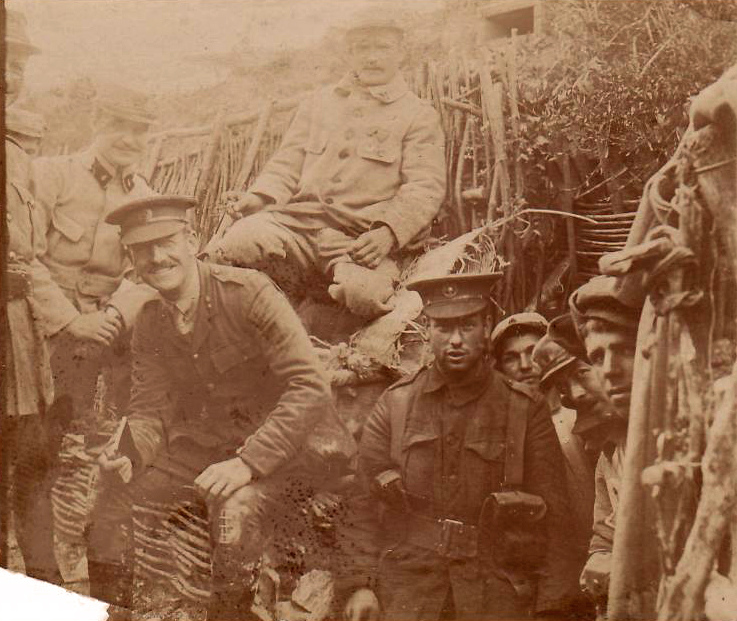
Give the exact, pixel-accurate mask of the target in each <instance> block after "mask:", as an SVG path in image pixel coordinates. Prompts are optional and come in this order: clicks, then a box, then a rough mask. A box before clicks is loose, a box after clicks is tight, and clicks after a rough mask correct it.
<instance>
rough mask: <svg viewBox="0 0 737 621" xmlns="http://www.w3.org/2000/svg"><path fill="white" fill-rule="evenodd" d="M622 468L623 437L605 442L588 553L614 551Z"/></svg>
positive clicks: (597, 481)
mask: <svg viewBox="0 0 737 621" xmlns="http://www.w3.org/2000/svg"><path fill="white" fill-rule="evenodd" d="M623 472H624V439H622V440H621V441H620V442H617V443H616V444H609V445H608V446H605V448H604V450H603V451H602V453H601V455H599V461H598V462H597V463H596V473H595V490H596V491H595V493H596V497H595V500H594V534H593V536H592V537H591V544H590V545H589V555H591V554H595V553H597V552H608V553H611V551H612V546H613V545H614V527H615V520H616V512H617V506H618V504H619V492H620V488H621V485H622V473H623Z"/></svg>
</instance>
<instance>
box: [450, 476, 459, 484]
mask: <svg viewBox="0 0 737 621" xmlns="http://www.w3.org/2000/svg"><path fill="white" fill-rule="evenodd" d="M448 482H450V483H452V484H453V485H455V484H456V483H458V475H457V474H451V475H450V476H449V477H448Z"/></svg>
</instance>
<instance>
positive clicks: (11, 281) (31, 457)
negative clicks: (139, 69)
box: [0, 9, 63, 584]
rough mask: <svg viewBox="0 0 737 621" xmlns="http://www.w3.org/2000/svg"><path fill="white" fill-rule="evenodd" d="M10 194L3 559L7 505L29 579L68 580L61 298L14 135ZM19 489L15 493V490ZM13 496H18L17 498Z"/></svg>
mask: <svg viewBox="0 0 737 621" xmlns="http://www.w3.org/2000/svg"><path fill="white" fill-rule="evenodd" d="M5 15H6V22H5V24H6V30H5V42H6V47H5V80H6V92H5V104H6V106H7V107H8V109H10V108H9V107H10V104H12V103H13V102H14V101H15V100H16V99H17V97H18V95H19V94H20V91H21V88H22V86H23V76H24V71H25V66H26V63H27V62H28V59H29V58H30V57H31V56H32V55H33V54H37V53H38V52H39V50H38V48H37V47H35V46H34V45H32V44H31V42H30V40H29V38H28V35H27V33H26V21H25V17H24V16H23V14H22V13H20V12H18V11H14V10H10V9H8V10H6V13H5ZM5 166H6V168H5V174H6V183H5V196H6V205H5V208H6V215H5V218H6V222H7V231H8V238H7V242H8V247H7V250H8V255H7V272H6V273H5V275H4V280H3V285H4V289H5V292H6V295H7V298H6V313H7V315H6V316H7V324H6V327H7V330H8V333H7V335H3V340H4V343H5V367H4V369H3V375H4V384H5V407H4V408H3V410H2V414H1V417H2V418H1V419H0V421H1V422H2V426H1V430H0V438H1V439H2V456H3V475H9V474H12V477H13V478H12V481H11V479H10V477H9V476H3V477H2V482H3V483H2V504H3V508H4V509H6V510H5V511H0V517H1V519H2V528H1V529H0V530H1V531H2V532H0V537H1V538H2V542H0V546H2V555H0V556H2V558H0V561H1V562H0V565H2V566H3V567H7V560H8V559H7V558H6V555H5V552H6V550H7V548H6V546H7V532H8V529H7V526H8V524H7V521H6V520H7V517H8V514H9V512H8V511H7V508H8V507H9V508H12V510H13V511H14V513H15V522H14V524H15V533H16V536H17V539H18V544H19V547H20V551H21V554H22V555H23V560H24V562H25V568H26V573H27V574H28V575H29V576H33V577H34V578H38V579H40V580H46V581H48V582H54V583H57V584H59V583H61V574H60V573H59V568H58V566H57V563H56V559H55V557H54V539H53V526H54V522H53V514H52V510H51V496H50V493H51V490H50V487H51V480H50V476H49V471H50V466H51V464H50V461H51V455H52V452H53V450H54V447H53V446H52V445H51V443H50V442H49V437H50V435H51V434H50V430H49V425H48V419H47V416H46V408H47V406H49V405H50V403H51V400H52V398H53V383H52V378H51V368H50V366H49V353H48V348H47V342H46V339H45V337H44V334H43V330H42V327H41V326H42V323H43V321H44V320H46V319H48V316H49V313H50V312H51V310H52V309H53V308H54V306H55V305H56V304H58V303H59V301H60V298H63V296H61V295H60V294H59V292H58V291H57V289H56V287H55V286H54V285H53V282H52V281H51V277H50V276H49V273H48V270H47V269H46V268H45V266H44V265H43V264H42V263H41V262H40V261H39V259H38V257H39V255H41V254H43V251H44V235H43V220H42V218H40V217H39V216H40V213H39V209H38V208H37V207H36V205H35V203H34V199H33V195H32V194H31V191H30V161H29V160H28V156H27V155H26V153H25V152H24V151H23V149H22V147H21V146H20V145H19V144H17V143H16V142H15V141H14V139H13V138H12V137H11V136H9V135H6V136H5ZM11 490H12V491H11ZM11 494H12V495H11Z"/></svg>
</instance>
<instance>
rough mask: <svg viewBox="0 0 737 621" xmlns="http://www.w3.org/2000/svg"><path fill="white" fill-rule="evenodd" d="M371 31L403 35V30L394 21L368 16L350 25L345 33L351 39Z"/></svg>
mask: <svg viewBox="0 0 737 621" xmlns="http://www.w3.org/2000/svg"><path fill="white" fill-rule="evenodd" d="M372 30H391V31H393V32H396V33H397V34H399V35H404V28H403V27H402V26H400V25H399V22H398V21H396V20H395V19H390V18H387V17H381V16H380V15H368V16H366V17H364V18H362V19H358V20H356V21H355V22H354V23H353V24H351V25H350V26H349V27H348V29H347V31H346V36H347V37H351V36H353V35H357V34H362V33H365V32H370V31H372Z"/></svg>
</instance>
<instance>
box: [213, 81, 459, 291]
mask: <svg viewBox="0 0 737 621" xmlns="http://www.w3.org/2000/svg"><path fill="white" fill-rule="evenodd" d="M444 145H445V138H444V136H443V131H442V128H441V126H440V123H439V119H438V114H437V112H436V111H435V110H434V109H433V107H432V106H431V105H430V104H429V103H428V102H424V101H422V100H420V99H419V98H418V97H417V96H416V95H414V94H413V93H411V92H410V91H409V89H408V88H407V85H406V83H405V82H404V79H403V78H402V77H401V76H396V77H395V78H394V79H393V80H392V81H391V82H390V83H388V84H386V85H383V86H374V87H368V88H367V87H363V86H361V85H360V84H358V83H357V81H356V80H355V78H354V77H353V76H346V77H345V78H344V79H343V80H341V81H340V82H339V83H338V84H337V85H334V86H331V87H327V88H323V89H321V90H319V91H317V92H316V93H315V94H313V95H312V96H311V97H310V98H309V99H307V100H306V101H304V102H303V103H302V104H301V105H300V106H299V109H298V110H297V113H296V115H295V117H294V120H293V121H292V123H291V125H290V127H289V130H288V131H287V133H286V134H285V136H284V139H283V141H282V144H281V146H280V148H279V150H278V151H277V152H276V153H275V154H274V156H273V157H272V158H271V159H270V160H269V162H268V163H267V165H266V166H265V167H264V169H263V171H262V172H261V174H260V175H259V176H258V178H257V179H256V181H255V182H254V183H253V184H252V185H251V187H250V188H249V190H250V191H251V192H254V193H256V194H260V195H262V196H264V197H266V198H267V199H268V201H270V202H272V203H273V205H271V206H269V207H267V209H266V210H265V211H264V212H261V213H258V214H255V215H253V216H250V217H248V218H244V219H243V220H241V221H238V222H236V223H235V224H234V225H233V226H232V227H231V229H230V230H229V231H228V232H227V233H226V235H225V236H224V238H223V239H222V240H220V241H218V242H217V243H215V244H214V245H212V246H211V248H210V249H209V250H210V252H211V253H212V254H213V255H216V256H220V257H222V258H223V259H225V260H227V261H231V262H235V263H237V264H240V265H247V266H257V267H258V268H259V269H264V270H266V271H267V272H268V273H270V274H271V275H272V276H274V278H275V279H276V280H277V282H278V283H279V284H280V285H282V286H283V287H284V288H285V290H287V291H288V292H290V291H289V290H290V289H291V290H295V289H299V283H298V284H295V283H294V282H291V281H293V280H294V272H298V273H300V274H307V275H310V274H314V275H327V276H328V277H332V276H333V269H334V267H335V265H336V263H340V262H347V263H351V260H350V259H349V258H348V255H347V248H348V246H349V245H350V243H351V242H352V240H354V239H355V238H356V237H358V236H359V235H361V234H362V233H364V232H366V231H368V230H370V229H372V228H376V227H377V226H381V225H387V226H388V227H389V228H390V229H391V231H392V233H393V235H394V237H395V238H396V242H397V244H396V246H397V249H398V250H399V251H402V250H403V249H405V248H407V247H408V246H409V245H411V244H412V243H413V242H418V241H421V240H422V239H423V238H424V237H425V236H426V235H427V233H428V232H429V230H430V226H431V224H432V220H433V218H434V217H435V216H436V214H437V213H438V210H439V209H440V204H441V201H442V199H443V196H444V194H445V176H446V173H445V148H444ZM336 248H338V250H336ZM340 248H342V250H341V249H340ZM285 260H286V261H287V262H288V263H289V264H291V265H293V266H295V269H294V270H291V271H290V270H288V269H285V268H282V269H280V267H281V266H280V263H283V262H284V261H285ZM392 266H393V267H392ZM356 267H358V266H356ZM365 272H366V274H365V276H364V275H361V274H359V275H358V276H357V278H359V279H360V278H364V277H365V278H367V279H369V281H370V280H371V279H372V278H373V277H374V276H373V275H372V274H375V273H376V272H377V270H368V269H366V270H365ZM378 272H379V273H380V274H382V276H383V279H385V280H387V282H388V283H389V285H391V278H392V277H394V276H396V275H397V270H396V266H394V263H393V262H391V261H389V263H387V265H384V266H380V267H379V268H378ZM362 273H363V272H362ZM365 282H366V281H364V283H365ZM340 284H341V285H342V286H343V287H346V286H350V283H340ZM372 288H373V289H375V290H376V289H381V284H380V283H377V284H376V286H374V287H372V286H369V287H364V289H366V290H368V289H372ZM366 293H370V292H369V291H365V292H364V294H366Z"/></svg>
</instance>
